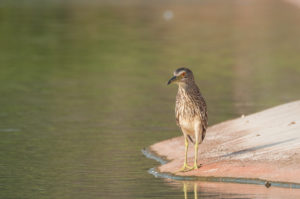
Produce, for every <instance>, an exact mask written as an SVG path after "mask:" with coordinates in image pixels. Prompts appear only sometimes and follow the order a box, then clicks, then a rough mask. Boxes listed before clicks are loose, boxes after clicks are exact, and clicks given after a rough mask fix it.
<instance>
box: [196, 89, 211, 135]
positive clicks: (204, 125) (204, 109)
mask: <svg viewBox="0 0 300 199" xmlns="http://www.w3.org/2000/svg"><path fill="white" fill-rule="evenodd" d="M197 97H198V98H199V100H197V102H198V107H199V109H200V116H201V117H200V118H201V125H202V140H204V137H205V134H206V129H207V125H208V118H207V106H206V102H205V100H204V98H203V96H202V95H201V93H200V91H199V90H198V92H197Z"/></svg>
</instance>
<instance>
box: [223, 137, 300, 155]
mask: <svg viewBox="0 0 300 199" xmlns="http://www.w3.org/2000/svg"><path fill="white" fill-rule="evenodd" d="M296 139H297V138H291V139H288V140H283V141H280V142H274V143H271V144H264V145H260V146H256V147H251V148H248V149H243V150H239V151H235V152H232V153H229V154H225V155H222V156H221V157H222V158H226V157H230V156H235V155H241V154H244V153H248V152H252V151H256V150H259V149H263V148H269V147H272V146H275V145H279V144H282V143H286V142H290V141H293V140H296Z"/></svg>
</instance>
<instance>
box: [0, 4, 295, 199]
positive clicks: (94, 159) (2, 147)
mask: <svg viewBox="0 0 300 199" xmlns="http://www.w3.org/2000/svg"><path fill="white" fill-rule="evenodd" d="M166 11H167V13H170V11H171V12H172V13H173V18H169V19H165V18H164V17H163V16H164V13H166ZM299 11H300V8H297V7H295V6H293V5H292V4H288V3H286V2H284V1H264V0H252V1H243V2H241V1H233V0H229V1H218V0H213V1H206V0H204V1H200V2H195V1H186V2H185V3H181V2H180V1H153V2H151V3H149V2H148V1H145V2H142V1H129V2H127V3H125V2H123V1H110V2H109V1H103V2H96V1H79V0H77V1H46V0H45V1H33V0H28V1H8V0H7V1H1V2H0V94H1V97H0V198H183V196H184V195H183V191H182V184H181V182H172V183H170V182H167V181H165V180H163V179H159V178H154V177H153V176H152V175H150V174H148V173H147V170H148V169H149V168H151V167H154V166H156V165H158V163H156V162H154V161H153V160H150V159H146V158H145V157H144V156H143V154H142V153H141V149H142V148H143V147H146V146H149V145H151V144H153V143H155V142H158V141H161V140H164V139H168V138H171V137H175V136H178V135H181V132H180V131H179V129H178V128H177V127H176V124H175V119H174V103H175V94H176V87H175V86H167V85H166V83H167V80H168V79H169V78H170V77H171V76H172V72H173V71H174V70H175V69H176V68H177V67H180V66H188V67H190V68H191V69H192V70H193V71H194V74H195V77H196V81H197V83H198V85H199V87H200V89H201V91H202V93H203V95H204V96H205V98H206V101H207V104H208V109H209V124H210V125H212V124H215V123H217V122H220V121H223V120H226V119H230V118H234V117H238V116H240V115H241V114H249V113H252V112H255V111H258V110H262V109H265V108H268V107H272V106H275V105H278V104H281V103H285V102H290V101H294V100H297V99H299V98H300V92H299V85H300V78H299V75H300V56H299V51H300V37H299V35H300V26H299V20H300V12H299ZM174 184H176V186H173V185H174ZM233 186H234V185H233ZM254 192H255V191H254ZM253 194H254V195H235V194H234V193H223V191H222V190H221V189H218V188H214V189H210V188H207V190H206V189H204V190H203V189H201V190H198V196H199V197H200V196H201V197H207V198H218V197H239V198H243V197H244V198H253V197H258V198H264V197H268V194H266V195H258V196H257V195H255V193H253Z"/></svg>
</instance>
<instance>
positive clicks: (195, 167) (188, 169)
mask: <svg viewBox="0 0 300 199" xmlns="http://www.w3.org/2000/svg"><path fill="white" fill-rule="evenodd" d="M194 169H198V166H197V165H194V166H193V167H191V166H189V165H186V164H185V165H183V167H182V168H181V169H179V170H178V172H187V171H192V170H194Z"/></svg>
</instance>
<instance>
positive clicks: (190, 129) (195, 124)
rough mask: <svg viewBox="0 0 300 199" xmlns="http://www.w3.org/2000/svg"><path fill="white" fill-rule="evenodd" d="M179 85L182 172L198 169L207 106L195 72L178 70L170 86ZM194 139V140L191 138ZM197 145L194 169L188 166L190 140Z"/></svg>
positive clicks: (178, 105)
mask: <svg viewBox="0 0 300 199" xmlns="http://www.w3.org/2000/svg"><path fill="white" fill-rule="evenodd" d="M170 83H176V84H178V93H177V96H176V106H175V115H176V123H177V125H178V126H179V127H180V128H181V130H182V133H183V135H184V138H185V150H186V151H185V161H184V165H183V168H182V169H181V171H186V170H187V169H188V170H190V169H196V168H198V166H197V157H198V145H199V144H200V143H201V142H202V141H203V139H204V138H205V134H206V129H207V106H206V102H205V100H204V98H203V96H202V95H201V92H200V90H199V88H198V86H197V85H196V83H195V80H194V75H193V72H192V71H191V70H190V69H188V68H178V69H177V70H176V71H175V72H174V77H172V78H171V79H170V80H169V82H168V84H170ZM191 137H193V138H191ZM188 138H189V139H190V141H191V142H193V143H194V145H195V161H194V167H189V166H188V165H187V149H188V140H187V139H188Z"/></svg>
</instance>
